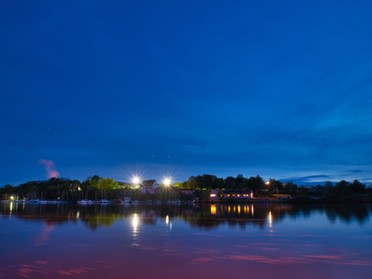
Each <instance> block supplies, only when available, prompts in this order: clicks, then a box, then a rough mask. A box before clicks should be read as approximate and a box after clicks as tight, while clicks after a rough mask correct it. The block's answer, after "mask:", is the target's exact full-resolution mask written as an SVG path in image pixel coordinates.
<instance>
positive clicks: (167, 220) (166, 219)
mask: <svg viewBox="0 0 372 279" xmlns="http://www.w3.org/2000/svg"><path fill="white" fill-rule="evenodd" d="M165 224H167V225H168V224H169V216H168V215H167V216H165Z"/></svg>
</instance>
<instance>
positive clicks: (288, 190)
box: [0, 174, 372, 201]
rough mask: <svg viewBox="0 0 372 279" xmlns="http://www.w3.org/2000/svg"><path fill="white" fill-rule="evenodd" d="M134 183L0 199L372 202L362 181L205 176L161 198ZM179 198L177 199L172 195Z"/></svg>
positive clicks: (88, 184) (8, 193)
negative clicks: (222, 194)
mask: <svg viewBox="0 0 372 279" xmlns="http://www.w3.org/2000/svg"><path fill="white" fill-rule="evenodd" d="M132 186H133V185H131V183H124V182H118V181H114V180H113V179H112V178H103V177H100V176H98V175H94V176H91V177H88V178H87V179H86V180H84V181H82V182H80V181H79V180H71V179H66V178H51V179H49V180H42V181H29V182H26V183H22V184H20V185H18V186H12V185H5V186H3V187H1V188H0V199H2V200H8V199H10V197H13V198H17V199H45V200H65V201H70V200H71V201H73V200H81V199H91V200H98V199H122V198H123V197H124V196H132V197H134V198H136V199H137V198H139V199H148V198H152V199H156V198H159V197H161V198H164V197H169V191H172V190H174V191H173V192H177V190H180V189H188V190H192V191H193V192H194V193H197V194H198V195H199V196H200V193H201V192H204V193H205V192H208V191H209V190H212V189H219V190H221V191H223V190H236V191H243V190H249V191H252V192H253V193H254V196H255V197H270V196H272V195H290V196H291V197H294V198H296V199H298V200H306V199H312V200H321V199H326V200H331V201H342V200H372V188H368V187H366V185H365V184H364V183H361V182H360V181H359V180H356V179H355V180H353V181H352V182H348V181H345V180H341V181H339V182H336V183H333V182H326V183H325V184H324V185H316V186H312V187H306V186H301V185H297V184H295V183H293V182H281V181H279V180H276V179H269V180H267V181H265V180H264V179H263V178H262V177H261V176H259V175H257V176H250V177H244V176H243V175H241V174H239V175H237V176H236V177H233V176H228V177H226V178H219V177H217V176H215V175H210V174H203V175H197V176H191V177H189V178H188V179H187V180H186V181H184V182H177V183H174V184H173V185H172V187H171V188H170V189H168V190H167V191H168V193H165V189H164V188H162V187H160V190H159V194H158V195H156V196H154V195H152V196H151V194H148V193H147V194H146V193H142V192H141V189H138V188H134V187H132ZM171 196H172V197H176V195H174V194H173V195H171Z"/></svg>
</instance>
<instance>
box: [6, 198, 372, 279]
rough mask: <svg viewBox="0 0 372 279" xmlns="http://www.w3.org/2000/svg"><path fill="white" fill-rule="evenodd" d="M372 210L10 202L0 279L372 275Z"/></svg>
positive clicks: (368, 278)
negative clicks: (31, 204)
mask: <svg viewBox="0 0 372 279" xmlns="http://www.w3.org/2000/svg"><path fill="white" fill-rule="evenodd" d="M371 215H372V207H371V205H369V204H366V205H364V204H357V205H356V204H352V205H350V204H349V205H338V206H319V205H318V206H292V205H279V204H269V205H266V204H263V205H250V204H249V205H247V204H245V205H211V206H210V205H208V206H204V207H169V206H164V207H160V206H157V207H140V206H137V207H124V206H115V207H114V206H106V207H98V206H85V207H84V206H76V205H75V206H71V205H59V206H57V205H49V206H47V205H36V206H26V205H20V204H18V205H17V204H2V205H1V210H0V278H6V279H11V278H57V279H58V278H89V279H98V278H100V279H101V278H103V279H109V278H130V279H135V278H163V279H167V278H169V279H170V278H172V279H177V278H189V279H190V278H211V279H218V278H253V279H259V278H275V279H281V278H286V279H288V278H302V279H303V278H311V279H313V278H316V279H323V278H324V279H331V278H335V279H346V278H353V279H364V278H365V279H371V278H372V222H371Z"/></svg>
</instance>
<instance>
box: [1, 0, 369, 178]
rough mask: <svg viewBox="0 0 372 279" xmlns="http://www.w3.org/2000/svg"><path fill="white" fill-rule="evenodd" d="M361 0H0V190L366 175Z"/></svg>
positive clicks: (365, 34) (365, 26)
mask: <svg viewBox="0 0 372 279" xmlns="http://www.w3.org/2000/svg"><path fill="white" fill-rule="evenodd" d="M371 14H372V2H371V1H368V0H366V1H362V0H355V1H343V0H337V1H336V0H332V1H328V0H321V1H320V0H309V1H307V0H305V1H295V0H288V1H274V0H273V1H268V0H257V1H252V0H249V1H248V0H244V1H216V0H213V1H212V0H211V1H200V0H198V1H190V0H188V1H170V0H169V1H167V0H165V1H93V0H89V1H50V0H47V1H1V3H0V36H1V41H2V43H1V44H0V152H1V156H0V168H1V172H0V185H4V184H7V183H9V184H14V185H18V184H19V183H21V182H25V181H29V180H41V179H47V178H48V173H49V175H57V174H58V175H59V176H60V177H65V178H74V179H80V180H83V179H85V178H87V177H88V176H90V175H94V174H97V175H100V176H103V177H113V178H114V179H117V180H120V181H126V180H128V178H129V177H130V175H131V174H133V173H140V174H142V176H143V177H144V178H156V179H160V178H161V177H162V176H164V175H172V176H173V177H174V178H175V179H176V180H179V181H183V180H186V179H187V178H188V177H189V176H191V175H198V174H205V173H209V174H215V175H217V176H220V177H226V176H228V175H232V176H235V175H237V174H243V175H244V176H251V175H257V174H259V175H261V176H263V177H264V178H265V179H268V178H270V177H275V178H277V179H279V178H281V179H286V178H289V179H295V180H297V179H299V180H304V179H305V180H309V181H310V180H311V181H313V180H320V181H323V180H340V179H347V180H349V179H354V178H358V179H361V180H362V181H371V180H372V51H371V50H372V17H371Z"/></svg>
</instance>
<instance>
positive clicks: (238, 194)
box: [221, 190, 253, 201]
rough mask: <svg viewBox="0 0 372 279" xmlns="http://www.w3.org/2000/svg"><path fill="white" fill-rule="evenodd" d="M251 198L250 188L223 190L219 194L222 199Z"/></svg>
mask: <svg viewBox="0 0 372 279" xmlns="http://www.w3.org/2000/svg"><path fill="white" fill-rule="evenodd" d="M252 198H253V191H251V190H224V191H223V192H222V195H221V199H222V200H239V201H245V200H250V199H252Z"/></svg>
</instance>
